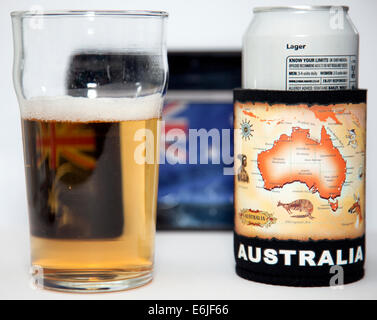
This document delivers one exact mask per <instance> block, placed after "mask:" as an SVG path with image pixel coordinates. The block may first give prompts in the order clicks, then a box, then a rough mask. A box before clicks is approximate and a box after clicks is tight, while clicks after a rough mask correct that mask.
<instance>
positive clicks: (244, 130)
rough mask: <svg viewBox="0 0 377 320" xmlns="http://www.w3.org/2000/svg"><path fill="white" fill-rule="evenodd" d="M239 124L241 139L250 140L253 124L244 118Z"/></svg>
mask: <svg viewBox="0 0 377 320" xmlns="http://www.w3.org/2000/svg"><path fill="white" fill-rule="evenodd" d="M240 126H241V136H242V139H245V140H250V138H251V137H252V136H253V132H254V129H253V124H252V123H250V121H249V120H246V119H244V120H242V121H241V123H240Z"/></svg>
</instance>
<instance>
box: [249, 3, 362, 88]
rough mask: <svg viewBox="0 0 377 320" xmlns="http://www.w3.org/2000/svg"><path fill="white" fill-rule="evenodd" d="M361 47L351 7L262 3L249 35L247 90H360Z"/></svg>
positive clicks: (256, 11) (256, 10)
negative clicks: (349, 10)
mask: <svg viewBox="0 0 377 320" xmlns="http://www.w3.org/2000/svg"><path fill="white" fill-rule="evenodd" d="M358 51H359V34H358V32H357V30H356V28H355V26H354V25H353V23H352V21H351V19H350V17H349V15H348V7H346V6H340V7H333V6H296V7H258V8H255V9H254V18H253V20H252V21H251V23H250V25H249V27H248V29H247V31H246V33H245V35H244V37H243V54H242V60H243V73H242V81H243V88H245V89H268V90H293V91H317V90H347V89H356V88H357V87H358Z"/></svg>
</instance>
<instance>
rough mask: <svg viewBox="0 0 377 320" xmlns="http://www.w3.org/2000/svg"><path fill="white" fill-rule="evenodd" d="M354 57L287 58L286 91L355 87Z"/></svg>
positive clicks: (355, 62) (355, 58)
mask: <svg viewBox="0 0 377 320" xmlns="http://www.w3.org/2000/svg"><path fill="white" fill-rule="evenodd" d="M356 68H357V57H356V55H349V56H347V55H333V56H320V55H311V56H288V57H287V60H286V82H285V88H286V90H294V91H313V90H346V89H355V88H356V87H357V83H356V81H357V74H356V73H357V70H356Z"/></svg>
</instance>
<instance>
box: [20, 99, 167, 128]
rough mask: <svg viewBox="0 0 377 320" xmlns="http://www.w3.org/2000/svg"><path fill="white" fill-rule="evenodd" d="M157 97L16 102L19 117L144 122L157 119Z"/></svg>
mask: <svg viewBox="0 0 377 320" xmlns="http://www.w3.org/2000/svg"><path fill="white" fill-rule="evenodd" d="M162 103H163V98H162V97H161V95H160V94H154V95H149V96H145V97H139V98H94V99H90V98H82V97H71V96H60V97H34V98H31V99H29V100H23V101H21V102H20V109H21V117H22V118H24V119H35V120H45V121H47V120H56V121H71V122H90V121H105V122H107V121H126V120H147V119H152V118H159V117H160V116H161V109H162Z"/></svg>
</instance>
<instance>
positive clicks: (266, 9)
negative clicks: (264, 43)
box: [253, 6, 349, 13]
mask: <svg viewBox="0 0 377 320" xmlns="http://www.w3.org/2000/svg"><path fill="white" fill-rule="evenodd" d="M331 8H342V9H343V10H344V11H345V12H348V9H349V7H348V6H288V7H256V8H254V9H253V12H254V13H257V12H276V11H325V10H330V9H331Z"/></svg>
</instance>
